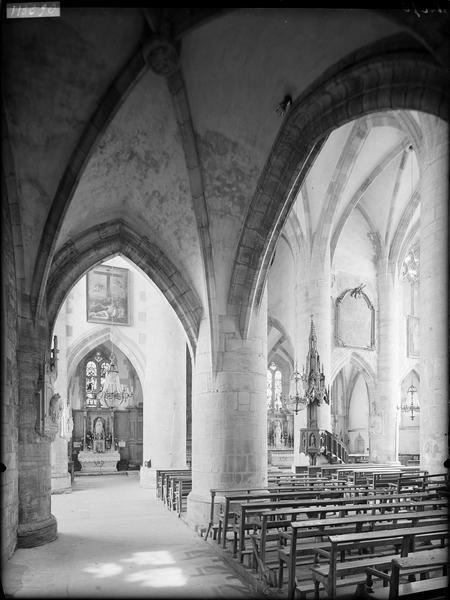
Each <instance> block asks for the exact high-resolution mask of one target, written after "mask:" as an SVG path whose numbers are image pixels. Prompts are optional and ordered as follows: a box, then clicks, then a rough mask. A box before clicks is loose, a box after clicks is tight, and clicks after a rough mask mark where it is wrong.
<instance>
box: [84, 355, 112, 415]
mask: <svg viewBox="0 0 450 600" xmlns="http://www.w3.org/2000/svg"><path fill="white" fill-rule="evenodd" d="M108 371H109V363H108V362H107V361H106V360H105V357H104V356H103V355H102V353H101V352H96V353H95V354H94V355H93V356H90V357H89V358H88V359H87V361H86V365H85V369H84V373H85V386H84V389H85V391H86V405H87V406H95V405H96V404H97V399H96V397H97V394H98V393H99V392H100V391H101V390H102V388H103V384H104V382H105V376H106V373H107V372H108Z"/></svg>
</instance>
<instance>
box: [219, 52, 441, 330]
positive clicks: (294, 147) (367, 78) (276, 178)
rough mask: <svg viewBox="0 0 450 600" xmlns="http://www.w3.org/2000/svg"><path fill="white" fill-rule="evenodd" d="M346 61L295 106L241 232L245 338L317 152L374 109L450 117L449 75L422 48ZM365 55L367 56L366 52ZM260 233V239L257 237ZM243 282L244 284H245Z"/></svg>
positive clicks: (240, 308) (232, 304) (236, 279)
mask: <svg viewBox="0 0 450 600" xmlns="http://www.w3.org/2000/svg"><path fill="white" fill-rule="evenodd" d="M371 52H372V56H369V55H368V53H369V50H368V49H364V50H363V51H361V52H359V53H355V54H354V55H353V56H352V62H350V57H348V58H347V59H344V60H343V61H341V62H340V63H338V65H336V66H335V67H334V68H332V69H330V70H328V71H327V72H326V73H325V74H324V76H323V77H322V78H321V79H320V80H319V81H316V82H315V84H313V85H312V86H311V87H310V88H309V89H308V90H306V91H305V92H304V93H303V94H302V95H301V96H300V97H299V98H297V100H296V101H295V102H294V103H293V105H292V107H291V109H290V111H289V113H288V114H287V116H286V118H285V121H284V124H283V127H282V129H281V131H280V133H279V134H278V137H277V139H276V141H275V143H274V145H273V148H272V152H271V155H270V156H269V158H268V161H267V163H266V166H265V168H264V170H263V172H262V174H261V177H260V180H259V182H258V185H257V188H256V191H255V193H254V195H253V198H252V202H251V204H250V207H249V210H248V213H247V217H246V220H245V223H244V226H243V229H242V232H241V237H240V240H239V244H238V248H237V252H236V256H235V263H234V267H233V272H232V277H231V282H230V288H229V296H228V302H229V310H230V312H235V313H237V314H239V327H240V331H241V335H242V336H243V337H245V336H247V333H248V330H249V325H250V319H251V315H252V312H253V309H254V308H256V307H258V306H259V305H260V302H261V298H262V294H263V291H264V285H265V281H266V276H267V270H268V266H269V263H270V259H271V256H272V254H273V250H274V248H275V246H276V242H277V240H278V237H279V235H280V232H281V230H282V228H283V226H284V223H285V221H286V218H287V216H288V215H289V212H290V210H291V208H292V205H293V203H294V201H295V194H294V193H293V191H294V189H298V187H299V185H300V184H301V182H302V181H303V180H304V178H305V176H306V174H307V172H308V169H309V167H310V165H311V164H312V161H313V159H314V158H315V156H316V155H317V152H318V147H320V145H321V144H322V143H323V140H324V139H326V137H327V136H328V135H329V134H330V133H331V132H332V131H333V130H334V129H337V128H338V127H340V126H341V125H343V124H345V123H347V122H349V121H351V120H353V119H356V118H358V117H361V116H364V115H368V114H371V113H374V112H383V111H387V110H396V109H397V110H399V109H400V110H401V109H403V110H416V111H422V112H426V113H430V114H433V115H435V116H438V117H441V118H442V119H443V120H444V121H447V120H448V114H447V107H448V86H447V85H446V83H447V81H446V72H445V71H443V69H441V68H440V67H439V66H438V65H436V63H435V62H434V61H433V60H432V59H431V58H430V57H429V56H427V55H426V54H425V53H424V52H423V51H418V50H415V51H411V50H406V51H401V50H398V48H397V49H396V50H394V51H392V52H391V53H389V54H388V53H387V50H386V46H385V47H384V49H382V48H380V47H378V48H373V47H372V49H371ZM363 53H364V54H363ZM255 232H256V233H257V234H258V235H255ZM242 282H245V283H242Z"/></svg>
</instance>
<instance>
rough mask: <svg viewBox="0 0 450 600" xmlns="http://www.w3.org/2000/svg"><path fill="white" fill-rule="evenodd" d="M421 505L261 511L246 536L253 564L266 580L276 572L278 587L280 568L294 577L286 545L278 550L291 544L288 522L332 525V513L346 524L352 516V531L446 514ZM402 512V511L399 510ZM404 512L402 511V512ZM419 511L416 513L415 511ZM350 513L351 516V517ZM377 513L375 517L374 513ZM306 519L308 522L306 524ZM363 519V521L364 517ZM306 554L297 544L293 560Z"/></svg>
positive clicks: (341, 506) (444, 509)
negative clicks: (318, 521) (255, 526)
mask: <svg viewBox="0 0 450 600" xmlns="http://www.w3.org/2000/svg"><path fill="white" fill-rule="evenodd" d="M424 506H425V505H422V506H418V505H417V504H411V505H409V504H408V505H405V503H396V504H393V503H392V502H389V503H379V504H374V505H373V504H366V505H361V504H341V505H327V506H321V507H303V508H283V509H275V510H268V511H264V513H262V514H261V523H260V525H259V528H258V530H257V531H256V532H255V533H253V534H251V535H250V538H251V541H252V546H253V553H254V559H255V560H254V562H255V563H256V564H257V565H258V566H259V567H260V568H261V570H262V572H263V573H266V574H267V575H268V576H267V577H266V580H267V581H269V580H270V581H273V577H272V576H271V573H272V572H273V571H275V570H277V569H278V571H279V576H278V585H279V587H282V582H283V569H284V566H285V565H286V567H287V568H288V579H289V578H291V580H293V579H292V578H293V577H294V574H293V573H291V572H290V571H289V566H290V550H291V548H290V546H286V547H284V548H281V547H280V546H281V543H282V542H284V544H286V543H287V542H290V541H291V538H292V532H291V531H290V529H291V527H290V525H291V523H292V522H295V521H296V520H297V519H304V520H305V523H306V526H307V524H308V523H314V521H315V520H316V519H323V522H325V521H326V523H327V524H330V523H332V522H333V520H334V518H335V517H336V513H338V515H339V517H338V518H339V522H346V521H345V518H346V517H348V518H351V516H353V517H355V519H354V520H353V521H347V522H352V523H353V522H354V523H355V524H356V530H357V529H358V527H359V526H362V524H365V523H371V522H383V521H392V522H395V521H396V520H398V519H409V520H410V521H412V522H413V523H414V524H416V523H417V522H418V520H419V519H423V520H426V519H432V518H443V517H445V516H446V515H447V512H446V506H445V507H443V508H442V509H439V510H436V509H433V510H428V511H424V510H420V509H423V508H424ZM386 509H390V511H391V512H390V513H389V514H386ZM402 509H403V510H402ZM405 509H406V510H405ZM417 509H419V510H417ZM351 513H355V514H353V515H351ZM377 513H378V514H377ZM307 517H308V518H309V521H307V520H306V519H307ZM364 517H366V518H364ZM270 542H275V544H276V545H275V546H274V547H272V548H271V547H270V546H269V543H270ZM268 551H269V553H270V554H273V553H274V552H276V555H275V557H272V556H270V559H269V560H267V559H266V557H267V552H268ZM305 554H307V553H306V552H305V548H301V549H299V547H298V544H297V556H296V559H295V560H296V564H297V559H298V557H300V556H304V555H305Z"/></svg>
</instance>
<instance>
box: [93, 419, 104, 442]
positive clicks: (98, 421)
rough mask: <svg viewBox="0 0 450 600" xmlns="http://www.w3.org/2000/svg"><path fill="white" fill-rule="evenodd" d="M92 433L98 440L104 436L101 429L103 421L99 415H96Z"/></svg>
mask: <svg viewBox="0 0 450 600" xmlns="http://www.w3.org/2000/svg"><path fill="white" fill-rule="evenodd" d="M94 435H95V439H97V440H100V439H102V438H103V437H104V436H105V432H104V429H103V422H102V419H101V417H97V419H96V421H95V425H94Z"/></svg>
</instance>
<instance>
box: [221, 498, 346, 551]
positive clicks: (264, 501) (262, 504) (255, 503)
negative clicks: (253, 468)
mask: <svg viewBox="0 0 450 600" xmlns="http://www.w3.org/2000/svg"><path fill="white" fill-rule="evenodd" d="M344 493H345V492H344V491H343V490H340V489H330V490H325V489H319V490H294V491H289V492H287V491H284V490H281V491H280V490H269V492H268V493H262V494H251V495H250V494H248V495H236V494H230V495H226V496H225V503H224V510H223V530H224V532H226V531H228V523H229V515H230V512H231V511H230V506H231V504H232V503H235V504H236V509H237V510H239V512H240V515H241V518H240V520H239V523H237V524H236V522H235V523H234V524H233V526H232V528H231V529H232V530H233V532H234V533H235V534H236V533H239V545H240V552H241V550H243V544H244V534H245V530H246V529H248V527H247V526H246V516H245V512H246V510H247V509H249V508H250V509H253V510H254V511H255V510H256V511H258V510H259V511H262V510H265V509H267V508H269V506H268V503H270V502H272V503H273V502H277V503H280V502H282V501H285V502H287V504H285V506H292V502H296V501H299V500H308V501H309V502H311V501H312V500H317V499H320V498H327V499H329V500H331V499H333V498H342V497H343V496H344ZM236 525H237V526H238V529H236ZM222 546H223V548H226V533H225V534H224V536H223V541H222Z"/></svg>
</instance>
